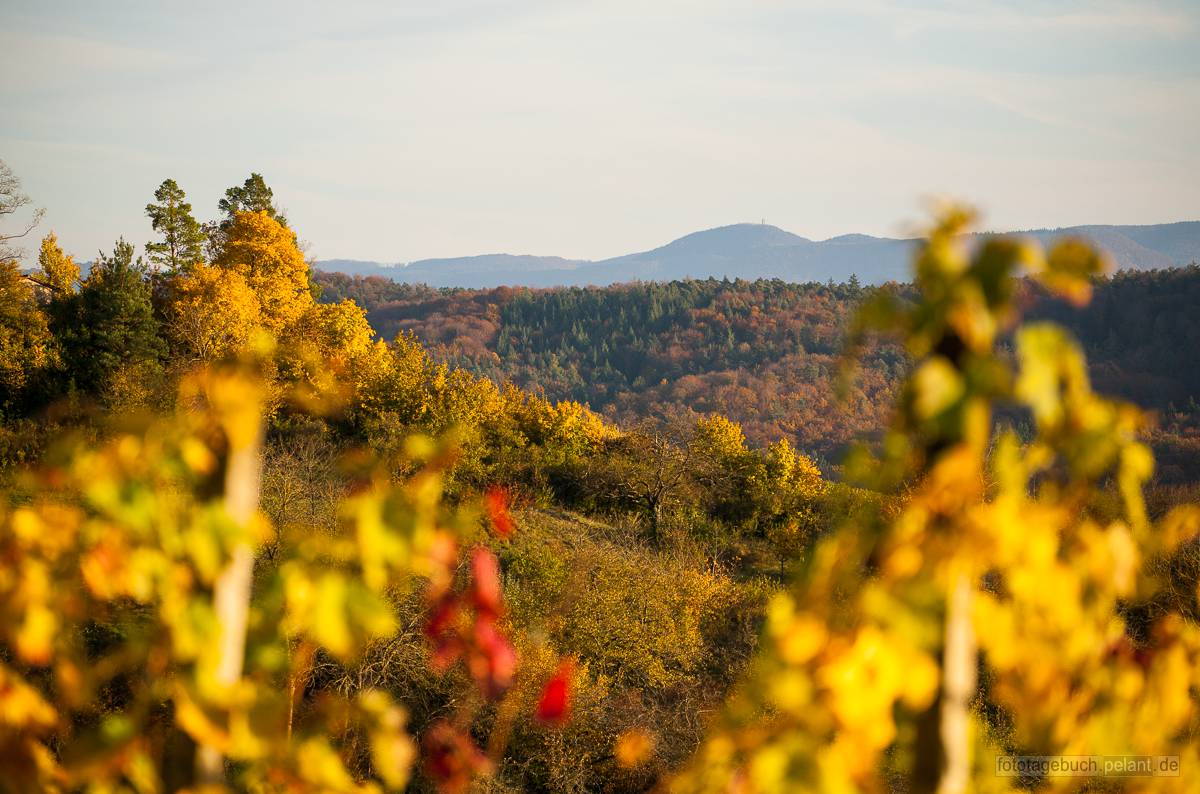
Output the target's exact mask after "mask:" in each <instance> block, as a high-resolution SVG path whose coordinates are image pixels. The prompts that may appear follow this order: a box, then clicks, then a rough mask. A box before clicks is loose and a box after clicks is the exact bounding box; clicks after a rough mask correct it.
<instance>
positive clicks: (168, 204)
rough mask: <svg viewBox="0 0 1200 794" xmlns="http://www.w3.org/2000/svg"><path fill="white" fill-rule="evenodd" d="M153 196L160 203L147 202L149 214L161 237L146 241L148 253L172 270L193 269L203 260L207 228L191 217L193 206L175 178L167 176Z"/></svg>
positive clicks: (178, 271)
mask: <svg viewBox="0 0 1200 794" xmlns="http://www.w3.org/2000/svg"><path fill="white" fill-rule="evenodd" d="M154 198H155V200H156V201H158V203H157V204H147V205H146V214H147V215H149V216H150V224H151V225H152V226H153V227H154V231H156V232H158V233H159V234H160V235H162V240H161V241H160V242H154V243H146V254H147V256H148V257H149V258H150V261H151V262H152V263H154V264H156V265H159V266H161V267H164V268H166V269H167V270H168V271H170V272H172V273H186V272H190V271H191V270H192V269H193V268H195V266H196V265H198V264H200V263H201V262H202V261H204V231H203V229H201V227H200V224H199V223H198V222H197V221H196V219H195V218H194V217H193V216H192V205H191V204H189V203H188V202H187V201H186V199H187V196H186V195H185V194H184V192H183V188H181V187H179V185H177V184H176V183H175V180H174V179H164V180H163V183H162V184H161V185H159V186H158V190H156V191H154Z"/></svg>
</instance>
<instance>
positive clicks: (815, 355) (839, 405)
mask: <svg viewBox="0 0 1200 794" xmlns="http://www.w3.org/2000/svg"><path fill="white" fill-rule="evenodd" d="M315 280H316V282H317V283H318V284H320V285H321V288H322V290H323V291H324V295H325V296H326V299H334V300H340V299H343V298H352V299H353V300H354V301H355V302H356V303H357V304H358V305H360V306H362V307H364V308H365V309H366V310H367V317H368V319H369V320H370V322H371V324H372V326H373V327H374V328H375V329H376V330H377V331H378V332H379V333H380V334H381V335H382V336H384V337H385V338H391V337H393V336H395V335H396V334H398V333H403V332H412V333H414V334H415V335H416V337H417V338H418V339H419V340H420V341H421V342H422V343H423V344H424V345H426V347H427V348H428V349H429V350H430V352H431V353H432V354H433V355H434V356H436V357H437V358H438V359H440V360H444V361H447V362H450V363H452V364H454V365H455V366H461V367H463V368H465V369H468V370H470V371H472V372H475V373H477V374H480V375H485V376H487V377H489V378H492V379H493V380H495V381H497V382H504V381H511V382H513V383H515V384H517V385H518V386H520V387H521V388H524V389H530V390H533V391H535V392H537V393H540V394H544V395H545V396H546V397H547V398H548V399H553V400H560V399H569V400H575V401H579V402H582V403H585V404H587V405H589V406H590V407H591V408H592V409H594V410H596V411H599V412H601V413H603V414H605V415H608V416H611V417H615V418H617V419H620V420H631V419H639V418H644V417H648V416H668V417H669V416H675V415H678V414H680V413H686V412H688V411H695V412H698V413H701V414H703V413H708V412H719V413H721V414H723V415H725V416H728V417H729V418H731V419H733V420H734V421H736V422H738V423H739V424H741V426H742V427H743V428H744V430H745V432H746V436H747V438H748V439H749V440H750V441H751V442H752V443H756V444H766V443H769V442H770V441H772V440H774V439H777V438H787V439H789V440H790V441H791V442H792V443H793V444H796V445H797V446H798V447H800V448H801V449H804V450H806V451H808V452H810V453H811V454H814V455H816V456H818V458H819V459H821V460H822V461H823V462H824V463H826V464H830V463H836V462H837V461H838V460H840V458H841V456H842V454H843V453H844V451H845V449H846V446H847V444H848V443H849V442H850V441H851V440H853V439H854V438H856V437H869V436H871V435H873V434H877V433H878V432H879V431H880V430H881V429H882V428H883V427H884V426H885V424H886V422H887V420H888V414H887V406H890V403H891V398H892V396H893V394H894V391H895V388H896V385H897V384H898V383H899V382H900V381H901V379H902V378H903V377H904V375H905V373H906V371H907V363H906V358H905V356H904V355H903V353H902V351H901V350H900V349H899V348H898V347H896V346H895V345H893V344H885V343H880V342H876V343H874V344H871V345H869V346H867V347H866V348H865V349H864V351H863V354H862V355H861V357H860V358H859V360H858V365H859V366H858V371H857V377H856V378H855V379H854V380H853V381H852V382H850V383H849V384H844V383H842V382H841V381H842V378H841V367H840V364H841V361H842V354H843V352H844V341H845V335H846V331H847V325H848V323H849V322H850V320H851V318H852V317H853V315H854V312H855V310H856V307H858V306H859V305H860V304H861V303H862V302H863V300H864V298H865V297H867V296H869V295H871V294H873V293H874V292H875V290H872V289H864V288H861V287H859V286H858V285H857V284H856V283H854V282H851V283H848V284H789V283H786V282H782V281H777V280H773V281H729V280H724V281H718V280H714V279H709V280H704V281H676V282H669V283H663V284H660V283H639V284H628V285H621V286H615V287H608V288H586V289H585V288H570V289H543V290H532V289H509V288H500V289H493V290H458V289H440V290H433V289H429V288H426V287H421V286H413V285H408V284H399V283H394V282H391V281H388V280H385V279H382V278H378V277H365V278H364V277H358V276H354V277H352V276H346V275H342V274H339V273H317V274H316V279H315ZM886 289H890V290H894V291H896V292H898V293H900V294H904V293H905V291H906V289H907V288H905V287H900V286H892V287H888V288H886ZM1022 304H1023V307H1024V309H1025V311H1026V312H1027V314H1028V315H1029V316H1030V317H1031V318H1037V319H1050V320H1053V321H1055V322H1057V323H1060V324H1061V325H1063V326H1065V327H1066V328H1068V329H1069V330H1070V331H1071V332H1072V333H1073V334H1074V335H1075V336H1076V338H1078V339H1079V340H1080V342H1081V343H1082V344H1083V346H1084V349H1085V350H1086V351H1087V352H1088V360H1089V365H1090V371H1091V374H1092V377H1093V379H1094V380H1095V382H1096V383H1097V385H1098V387H1099V388H1100V389H1101V390H1102V391H1104V392H1107V393H1110V394H1114V395H1118V396H1121V397H1123V398H1125V399H1129V400H1133V401H1134V402H1136V403H1138V404H1139V405H1142V406H1145V407H1147V408H1150V409H1153V410H1154V411H1156V412H1157V415H1158V425H1157V428H1156V429H1155V430H1153V431H1152V432H1153V435H1154V441H1155V447H1156V449H1158V450H1159V453H1160V457H1162V458H1163V461H1162V464H1163V465H1162V468H1161V472H1160V474H1161V475H1162V477H1163V478H1164V479H1165V480H1168V481H1181V480H1185V479H1190V480H1194V479H1196V478H1197V477H1200V468H1198V466H1200V464H1197V463H1196V461H1197V460H1200V454H1198V453H1200V406H1198V405H1197V402H1198V401H1200V320H1198V318H1197V315H1196V312H1195V307H1196V306H1198V305H1200V267H1196V266H1195V265H1193V266H1191V267H1186V268H1178V269H1168V270H1156V271H1121V272H1119V273H1116V274H1115V275H1112V276H1111V277H1106V278H1102V279H1099V280H1098V281H1097V283H1096V286H1095V296H1094V298H1093V300H1092V302H1091V303H1090V304H1089V305H1088V306H1086V307H1079V308H1077V307H1072V306H1071V305H1069V304H1065V303H1063V302H1061V301H1056V300H1054V299H1053V298H1051V297H1050V296H1049V295H1047V294H1046V292H1045V291H1044V290H1040V289H1038V288H1037V286H1036V285H1035V284H1033V283H1032V282H1030V281H1028V280H1026V281H1025V282H1024V283H1023V284H1022ZM847 385H848V391H846V392H841V391H839V388H840V387H845V386H847Z"/></svg>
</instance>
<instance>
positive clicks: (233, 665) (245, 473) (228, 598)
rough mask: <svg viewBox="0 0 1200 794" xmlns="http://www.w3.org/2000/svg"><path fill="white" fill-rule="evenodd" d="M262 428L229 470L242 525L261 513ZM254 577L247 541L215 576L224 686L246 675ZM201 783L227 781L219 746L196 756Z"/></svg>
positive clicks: (228, 489)
mask: <svg viewBox="0 0 1200 794" xmlns="http://www.w3.org/2000/svg"><path fill="white" fill-rule="evenodd" d="M261 432H262V430H261V428H260V429H259V435H258V436H257V437H256V438H255V439H254V440H253V441H252V442H251V443H250V444H248V445H246V446H244V447H242V448H239V449H234V450H233V451H232V452H231V453H230V455H229V462H228V466H227V467H226V470H225V510H226V512H227V513H228V514H229V516H230V517H231V518H232V519H233V520H234V521H236V522H238V523H239V524H241V525H242V526H245V525H246V524H248V523H249V522H250V520H251V519H252V518H253V517H254V513H255V511H256V510H258V498H259V490H260V487H261V483H262V457H261V455H260V453H261V448H262V436H261ZM253 575H254V550H253V549H252V548H251V547H250V545H249V544H246V543H243V544H241V545H239V546H238V547H237V548H235V549H234V550H233V556H232V559H231V560H230V561H229V565H228V566H226V568H225V570H224V571H222V572H221V575H220V576H219V577H218V578H217V582H216V586H215V588H214V591H213V605H214V608H215V610H216V613H217V620H218V622H219V624H220V627H221V629H220V632H221V633H220V640H219V641H220V648H221V654H220V657H219V660H218V662H217V669H216V671H215V676H216V680H217V683H218V684H220V685H223V686H226V687H232V686H234V685H235V684H237V682H238V680H239V679H240V678H241V677H242V664H243V662H244V660H245V656H246V622H247V619H248V617H249V614H250V585H251V581H252V578H253ZM196 777H197V779H198V782H200V783H202V784H208V785H221V784H222V783H224V782H225V756H224V755H223V754H222V752H221V751H220V750H219V749H218V748H216V747H211V746H208V745H202V746H201V747H200V748H199V750H198V751H197V753H196Z"/></svg>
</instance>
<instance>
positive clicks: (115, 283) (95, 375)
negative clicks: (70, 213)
mask: <svg viewBox="0 0 1200 794" xmlns="http://www.w3.org/2000/svg"><path fill="white" fill-rule="evenodd" d="M145 276H146V265H145V263H144V262H143V261H142V259H141V257H138V258H137V259H136V260H135V259H134V257H133V246H132V245H131V244H129V243H127V242H126V241H125V240H124V239H121V240H119V241H118V242H117V244H116V246H115V248H114V249H113V253H112V255H111V256H106V255H105V254H104V253H100V254H99V256H98V257H97V260H96V264H95V265H94V266H93V267H92V272H91V273H90V274H89V275H88V277H87V279H86V280H85V281H84V282H83V284H82V285H81V287H80V289H79V292H78V293H77V294H75V295H73V296H70V297H69V298H68V299H67V300H64V301H61V302H60V304H59V305H58V306H56V307H54V315H55V322H54V325H55V332H56V334H57V335H58V337H59V339H60V341H61V344H62V347H63V358H64V363H65V364H66V365H67V371H68V372H70V373H71V376H72V378H73V379H74V381H75V385H76V386H77V387H78V388H80V389H83V390H85V391H88V392H92V393H95V394H102V393H103V394H105V396H111V389H112V388H113V387H114V385H115V383H116V381H118V380H121V381H125V380H127V379H128V378H130V377H136V376H137V375H138V374H139V373H140V374H146V373H148V372H150V371H152V370H155V369H157V367H158V365H159V361H160V359H161V357H162V355H163V353H164V344H163V341H162V339H161V338H160V337H159V334H158V323H157V321H156V320H155V317H154V310H153V307H152V305H151V302H150V285H149V284H148V283H147V281H146V278H145Z"/></svg>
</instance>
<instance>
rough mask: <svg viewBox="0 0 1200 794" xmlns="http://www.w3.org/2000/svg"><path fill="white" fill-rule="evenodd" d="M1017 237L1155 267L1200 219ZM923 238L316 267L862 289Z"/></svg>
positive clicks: (735, 242) (703, 239) (417, 277)
mask: <svg viewBox="0 0 1200 794" xmlns="http://www.w3.org/2000/svg"><path fill="white" fill-rule="evenodd" d="M1016 234H1022V235H1026V236H1029V237H1033V238H1035V239H1037V240H1039V241H1041V242H1043V243H1046V242H1050V241H1052V240H1054V239H1056V238H1059V237H1064V236H1080V237H1084V238H1087V239H1088V240H1090V241H1092V242H1093V243H1094V244H1095V245H1097V246H1099V247H1100V248H1102V249H1103V250H1104V251H1106V252H1107V253H1108V255H1109V257H1111V259H1112V260H1113V263H1114V265H1115V267H1116V268H1117V269H1122V270H1151V269H1156V268H1166V267H1172V266H1176V267H1178V266H1183V265H1187V264H1190V263H1191V262H1194V261H1197V260H1200V221H1186V222H1181V223H1165V224H1156V225H1150V226H1105V225H1091V226H1072V227H1066V228H1060V229H1030V230H1025V231H1021V232H1016ZM914 243H915V241H914V240H911V239H902V238H890V237H872V236H870V235H865V234H845V235H841V236H838V237H832V238H830V239H828V240H810V239H807V238H805V237H801V236H799V235H796V234H793V233H791V232H788V231H785V230H783V229H780V228H778V227H776V226H770V225H766V224H751V223H740V224H734V225H731V226H721V227H718V228H715V229H707V230H705V231H699V232H693V233H692V234H688V235H685V236H683V237H680V238H679V239H677V240H674V241H672V242H670V243H667V244H666V245H663V246H659V247H658V248H654V249H652V250H649V251H641V252H638V253H632V254H626V255H624V256H617V257H613V258H610V259H604V260H599V261H588V260H582V259H569V258H563V257H557V256H516V255H510V254H486V255H482V256H466V257H457V258H441V259H424V260H419V261H415V262H409V263H408V264H402V265H384V264H380V263H378V262H368V261H362V260H350V259H329V260H322V261H319V262H318V263H317V267H318V268H319V269H321V270H325V271H328V272H337V273H346V274H348V275H359V276H382V277H384V278H390V279H392V280H394V281H399V282H404V283H408V284H428V285H430V286H433V287H465V288H471V289H486V288H491V287H499V286H525V287H558V286H589V285H591V286H608V285H610V284H618V283H624V282H629V281H673V280H681V279H689V278H695V279H704V278H718V279H719V278H743V279H748V280H753V279H759V278H765V279H771V278H778V279H782V280H784V281H791V282H797V283H804V282H824V281H829V280H833V281H844V280H847V279H849V278H850V277H851V276H855V277H856V278H857V279H858V280H859V281H860V282H861V283H863V284H882V283H885V282H888V281H902V280H905V279H906V278H907V274H908V266H909V260H910V257H911V253H912V247H913V245H914Z"/></svg>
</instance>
